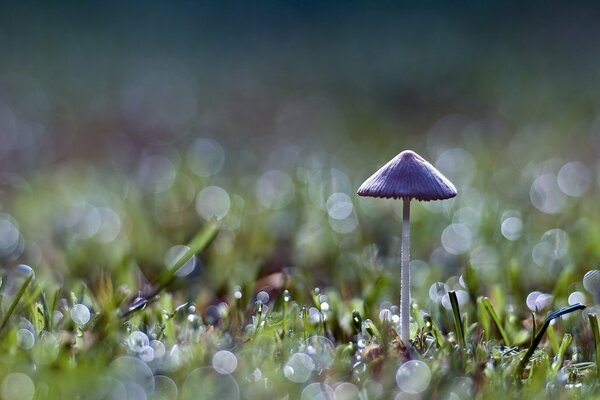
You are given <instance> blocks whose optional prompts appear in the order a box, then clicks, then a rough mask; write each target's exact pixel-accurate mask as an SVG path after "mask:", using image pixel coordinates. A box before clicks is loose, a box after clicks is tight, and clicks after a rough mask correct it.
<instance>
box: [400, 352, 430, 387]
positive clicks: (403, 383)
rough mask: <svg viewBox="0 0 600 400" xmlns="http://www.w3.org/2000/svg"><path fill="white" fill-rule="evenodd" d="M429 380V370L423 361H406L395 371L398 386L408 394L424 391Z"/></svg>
mask: <svg viewBox="0 0 600 400" xmlns="http://www.w3.org/2000/svg"><path fill="white" fill-rule="evenodd" d="M430 382H431V370H430V369H429V366H428V365H427V364H425V363H424V362H423V361H419V360H410V361H407V362H405V363H404V364H402V365H401V366H400V368H398V371H397V372H396V384H397V385H398V388H400V390H402V391H403V392H405V393H408V394H418V393H421V392H423V391H425V390H426V389H427V388H428V387H429V383H430Z"/></svg>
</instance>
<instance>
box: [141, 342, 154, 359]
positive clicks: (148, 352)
mask: <svg viewBox="0 0 600 400" xmlns="http://www.w3.org/2000/svg"><path fill="white" fill-rule="evenodd" d="M138 357H139V358H140V360H142V361H144V362H151V361H152V360H154V349H153V348H152V347H151V346H144V347H142V348H141V349H140V351H139V352H138Z"/></svg>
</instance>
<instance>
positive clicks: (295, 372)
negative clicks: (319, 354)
mask: <svg viewBox="0 0 600 400" xmlns="http://www.w3.org/2000/svg"><path fill="white" fill-rule="evenodd" d="M314 368H315V363H314V361H313V359H312V358H311V357H310V356H308V355H307V354H304V353H294V354H292V355H291V357H290V358H289V359H288V361H287V362H286V364H285V366H284V367H283V374H284V376H285V377H286V378H287V379H289V380H290V381H292V382H295V383H304V382H306V381H308V379H309V378H310V375H311V373H312V371H313V370H314Z"/></svg>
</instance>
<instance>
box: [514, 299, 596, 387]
mask: <svg viewBox="0 0 600 400" xmlns="http://www.w3.org/2000/svg"><path fill="white" fill-rule="evenodd" d="M584 308H585V306H584V305H583V304H581V303H577V304H573V305H571V306H568V307H563V308H561V309H559V310H556V311H553V312H551V313H549V314H548V316H547V317H546V319H545V320H544V325H542V327H541V328H540V330H539V332H538V333H537V335H535V338H534V339H533V341H532V343H531V346H529V348H528V349H527V352H526V353H525V355H524V356H523V359H522V360H521V362H520V363H519V366H518V367H517V371H516V372H515V378H516V379H517V381H518V382H520V380H521V376H523V371H524V370H525V366H526V365H527V363H528V362H529V360H530V359H531V356H532V355H533V352H534V351H535V349H537V347H538V345H539V344H540V342H541V341H542V338H543V337H544V334H545V333H546V330H547V329H548V327H549V326H550V322H551V321H552V320H553V319H556V318H559V317H561V316H563V315H565V314H569V313H572V312H574V311H577V310H583V309H584ZM596 327H597V325H596Z"/></svg>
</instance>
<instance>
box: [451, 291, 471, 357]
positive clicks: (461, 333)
mask: <svg viewBox="0 0 600 400" xmlns="http://www.w3.org/2000/svg"><path fill="white" fill-rule="evenodd" d="M448 297H449V298H450V305H451V306H452V317H453V318H454V325H455V326H456V334H457V336H458V340H459V343H460V345H461V347H462V348H463V349H464V348H465V347H466V346H467V343H466V340H465V327H464V326H463V323H462V319H461V317H460V309H459V307H458V298H457V297H456V292H455V291H454V290H450V291H449V292H448Z"/></svg>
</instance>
